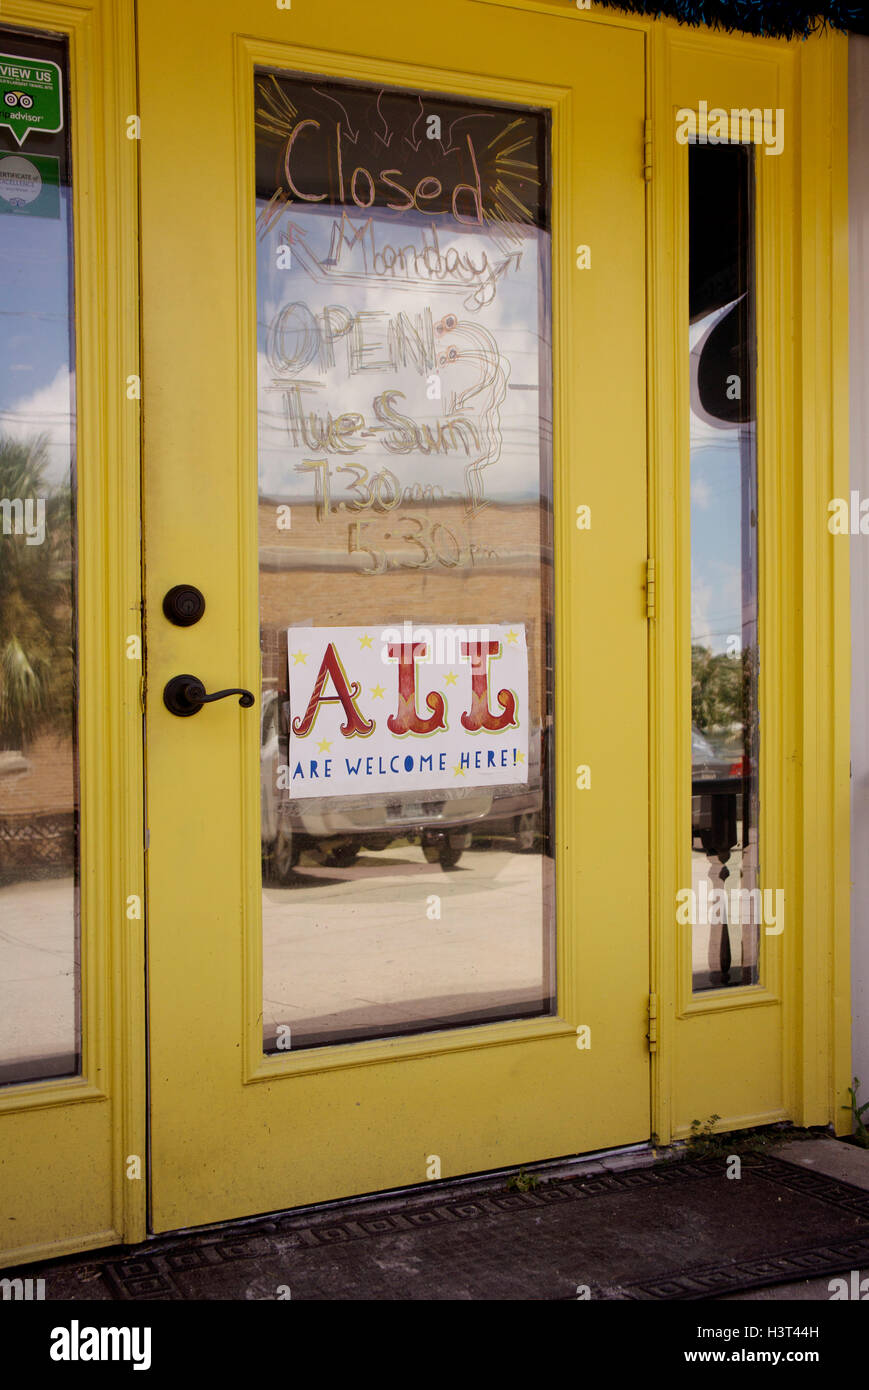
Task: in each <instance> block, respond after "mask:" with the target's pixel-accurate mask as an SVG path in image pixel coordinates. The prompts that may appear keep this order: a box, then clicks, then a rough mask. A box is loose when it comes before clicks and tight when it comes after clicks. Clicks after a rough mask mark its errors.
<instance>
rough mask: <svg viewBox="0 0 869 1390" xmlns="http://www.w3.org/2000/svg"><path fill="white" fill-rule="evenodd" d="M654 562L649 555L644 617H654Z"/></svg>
mask: <svg viewBox="0 0 869 1390" xmlns="http://www.w3.org/2000/svg"><path fill="white" fill-rule="evenodd" d="M655 578H656V577H655V561H654V560H653V559H652V557H651V555H650V556H648V558H647V560H646V617H647V618H654V617H655V616H656V592H655V589H656V585H655Z"/></svg>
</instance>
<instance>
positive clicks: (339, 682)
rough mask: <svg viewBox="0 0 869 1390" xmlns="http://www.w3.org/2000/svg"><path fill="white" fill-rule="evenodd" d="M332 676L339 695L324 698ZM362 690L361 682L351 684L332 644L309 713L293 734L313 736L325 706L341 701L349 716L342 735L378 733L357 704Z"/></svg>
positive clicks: (363, 735)
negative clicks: (318, 718)
mask: <svg viewBox="0 0 869 1390" xmlns="http://www.w3.org/2000/svg"><path fill="white" fill-rule="evenodd" d="M330 676H331V678H332V684H333V685H334V687H335V689H336V691H337V692H338V693H337V695H324V694H323V689H324V687H325V684H326V681H327V680H328V678H329V677H330ZM361 689H362V687H361V685H360V684H359V682H358V681H351V682H350V684H349V685H348V683H347V677H346V676H345V674H344V667H343V666H342V665H341V659H340V657H339V656H338V653H337V652H336V650H335V647H334V645H333V643H331V642H330V643H329V645H328V647H327V648H326V653H325V656H324V657H323V661H322V664H321V666H320V670H319V672H318V673H317V679H316V681H315V683H314V689H313V691H312V693H311V698H310V700H309V701H308V708H307V709H306V710H305V715H304V718H303V719H299V718H298V716H297V717H296V718H295V719H294V720H293V733H294V734H295V735H296V737H297V738H304V737H305V735H306V734H307V733H310V731H311V727H312V725H313V723H314V720H315V719H316V717H317V713H318V711H319V709H320V706H321V705H335V704H338V703H339V702H340V704H342V705H343V706H344V713H345V715H346V717H347V722H346V724H342V725H341V732H342V734H343V735H344V737H345V738H353V736H354V734H361V736H362V737H363V738H366V737H367V736H368V734H370V733H373V732H374V720H373V719H365V718H363V716H362V715H361V714H360V713H359V711H358V709H357V708H356V705H355V704H354V701H355V699H356V697H357V696H358V694H359V692H360V690H361Z"/></svg>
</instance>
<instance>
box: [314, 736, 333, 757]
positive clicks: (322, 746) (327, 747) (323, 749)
mask: <svg viewBox="0 0 869 1390" xmlns="http://www.w3.org/2000/svg"><path fill="white" fill-rule="evenodd" d="M317 752H318V753H331V752H332V745H331V743H330V742H329V740H328V739H327V738H324V739H322V740H321V741H320V742H319V743H318V744H317Z"/></svg>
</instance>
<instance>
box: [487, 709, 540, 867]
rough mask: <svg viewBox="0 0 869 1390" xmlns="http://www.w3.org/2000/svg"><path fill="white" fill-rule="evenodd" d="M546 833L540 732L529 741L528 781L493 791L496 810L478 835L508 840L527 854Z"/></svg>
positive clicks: (494, 788) (492, 810) (494, 808)
mask: <svg viewBox="0 0 869 1390" xmlns="http://www.w3.org/2000/svg"><path fill="white" fill-rule="evenodd" d="M542 834H544V824H543V775H542V773H541V767H540V729H539V727H538V728H536V729H532V730H531V734H530V737H529V740H528V781H527V782H523V783H516V784H513V785H510V786H504V787H493V788H492V809H491V811H490V812H489V814H488V816H487V817H486V819H485V821H483V822H481V823H479V824H478V825H477V826H476V827H475V830H474V836H475V838H477V837H478V836H479V837H480V838H485V839H489V838H491V839H499V840H500V839H507V840H509V841H510V842H511V844H512V847H513V848H514V849H516V850H519V851H521V852H523V853H525V852H527V851H528V850H531V849H534V846H535V845H536V843H537V841H538V838H539V837H540V836H541V835H542Z"/></svg>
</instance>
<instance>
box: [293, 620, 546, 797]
mask: <svg viewBox="0 0 869 1390" xmlns="http://www.w3.org/2000/svg"><path fill="white" fill-rule="evenodd" d="M287 635H288V663H289V691H290V734H289V762H288V765H287V767H286V769H285V770H284V777H285V781H286V789H287V790H288V791H289V794H290V797H291V798H293V799H295V798H297V797H309V796H336V795H338V796H340V795H342V794H345V795H346V794H349V793H355V794H356V795H359V794H360V793H362V794H365V793H376V792H390V793H393V794H395V793H396V792H402V791H412V790H420V789H424V790H432V789H442V788H445V787H470V786H479V787H482V786H499V785H505V784H515V783H519V782H527V781H528V649H527V645H526V641H525V626H524V624H523V623H513V624H498V625H494V626H492V625H490V626H486V627H477V628H470V627H468V628H463V627H425V626H421V625H414V624H412V623H410V622H405V623H404V625H403V626H401V627H398V626H392V627H389V626H386V627H380V626H377V625H374V626H370V627H293V628H290V629H289V631H288V634H287Z"/></svg>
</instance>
